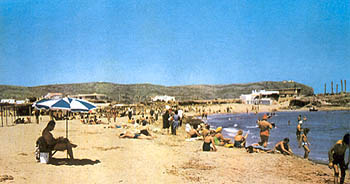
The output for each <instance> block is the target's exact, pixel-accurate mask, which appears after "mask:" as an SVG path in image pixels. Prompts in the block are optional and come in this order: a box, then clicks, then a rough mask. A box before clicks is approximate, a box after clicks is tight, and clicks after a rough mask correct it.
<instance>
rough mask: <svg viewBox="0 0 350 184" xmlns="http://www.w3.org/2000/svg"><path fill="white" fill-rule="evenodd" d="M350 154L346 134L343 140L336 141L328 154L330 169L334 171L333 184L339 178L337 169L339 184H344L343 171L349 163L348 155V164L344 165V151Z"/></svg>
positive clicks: (348, 136)
mask: <svg viewBox="0 0 350 184" xmlns="http://www.w3.org/2000/svg"><path fill="white" fill-rule="evenodd" d="M347 149H348V150H349V152H350V134H349V133H347V134H345V135H344V137H343V140H338V141H337V142H336V143H335V144H334V145H333V146H332V148H331V149H330V150H329V152H328V159H329V164H328V167H329V168H330V169H332V168H333V169H334V183H335V184H338V178H339V167H340V171H341V176H340V184H343V183H344V180H345V171H346V170H347V169H348V167H349V162H350V153H349V154H348V155H349V157H348V163H346V164H345V153H346V150H347Z"/></svg>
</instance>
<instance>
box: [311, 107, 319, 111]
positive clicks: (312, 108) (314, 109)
mask: <svg viewBox="0 0 350 184" xmlns="http://www.w3.org/2000/svg"><path fill="white" fill-rule="evenodd" d="M309 111H310V112H316V111H318V109H316V107H311V108H310V109H309Z"/></svg>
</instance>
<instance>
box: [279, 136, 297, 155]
mask: <svg viewBox="0 0 350 184" xmlns="http://www.w3.org/2000/svg"><path fill="white" fill-rule="evenodd" d="M276 150H277V151H279V152H281V153H282V154H284V155H293V151H292V149H291V148H290V146H289V138H288V137H286V138H284V139H283V141H280V142H278V143H277V144H276V145H275V149H274V151H276Z"/></svg>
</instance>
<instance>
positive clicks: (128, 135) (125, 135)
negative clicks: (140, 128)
mask: <svg viewBox="0 0 350 184" xmlns="http://www.w3.org/2000/svg"><path fill="white" fill-rule="evenodd" d="M119 138H131V139H148V140H151V139H153V137H152V136H146V135H144V134H141V133H132V132H130V131H126V132H125V133H121V134H120V135H119Z"/></svg>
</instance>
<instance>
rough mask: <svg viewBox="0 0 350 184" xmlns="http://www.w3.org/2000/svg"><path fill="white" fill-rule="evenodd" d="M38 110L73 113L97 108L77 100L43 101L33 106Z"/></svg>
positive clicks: (67, 98) (66, 98)
mask: <svg viewBox="0 0 350 184" xmlns="http://www.w3.org/2000/svg"><path fill="white" fill-rule="evenodd" d="M33 106H34V107H35V108H37V109H51V110H68V111H72V112H88V111H90V110H91V109H95V108H96V106H95V105H94V104H92V103H90V102H88V101H85V100H81V99H76V98H69V97H65V98H61V99H42V100H39V101H37V102H35V103H34V104H33Z"/></svg>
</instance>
